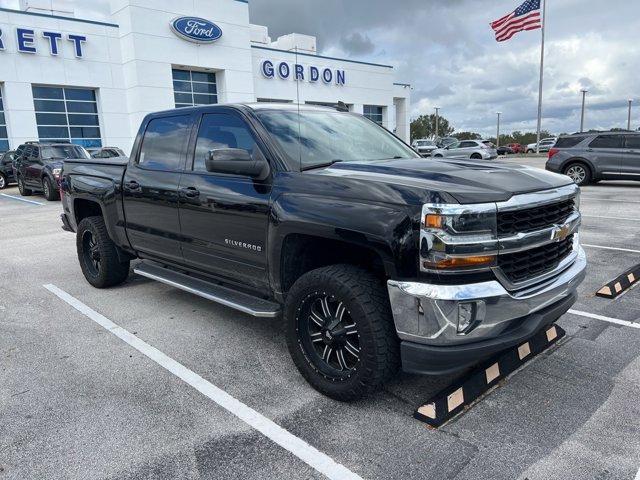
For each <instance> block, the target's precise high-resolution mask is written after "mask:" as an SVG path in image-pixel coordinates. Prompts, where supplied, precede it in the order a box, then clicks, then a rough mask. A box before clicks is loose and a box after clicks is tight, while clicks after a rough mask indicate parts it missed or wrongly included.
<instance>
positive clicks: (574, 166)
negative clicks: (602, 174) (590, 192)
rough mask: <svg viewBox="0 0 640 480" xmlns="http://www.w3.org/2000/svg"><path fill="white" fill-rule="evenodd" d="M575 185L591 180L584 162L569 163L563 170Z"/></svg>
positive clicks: (584, 183)
mask: <svg viewBox="0 0 640 480" xmlns="http://www.w3.org/2000/svg"><path fill="white" fill-rule="evenodd" d="M563 173H564V174H565V175H567V176H568V177H569V178H571V180H573V181H574V182H575V183H576V184H577V185H580V186H582V185H588V184H589V183H590V182H591V171H590V170H589V167H587V166H586V165H585V164H584V163H579V162H577V163H570V164H569V165H567V166H566V167H565V169H564V171H563Z"/></svg>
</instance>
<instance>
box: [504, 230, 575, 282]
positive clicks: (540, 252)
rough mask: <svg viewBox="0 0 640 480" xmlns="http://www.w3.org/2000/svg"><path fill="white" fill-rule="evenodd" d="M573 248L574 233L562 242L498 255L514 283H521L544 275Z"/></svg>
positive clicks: (508, 276)
mask: <svg viewBox="0 0 640 480" xmlns="http://www.w3.org/2000/svg"><path fill="white" fill-rule="evenodd" d="M572 250H573V235H570V236H568V237H567V238H566V239H564V240H562V241H561V242H556V243H550V244H548V245H544V246H542V247H538V248H532V249H529V250H524V251H522V252H515V253H507V254H504V255H498V266H499V267H500V268H501V269H502V272H503V273H504V274H505V275H506V276H507V278H508V279H509V281H511V282H512V283H520V282H524V281H527V280H530V279H532V278H535V277H538V276H540V275H544V274H545V273H547V272H550V271H551V270H553V269H554V268H556V267H557V266H558V265H559V264H560V262H561V261H562V260H563V259H564V258H566V257H567V256H568V255H569V254H570V253H571V251H572Z"/></svg>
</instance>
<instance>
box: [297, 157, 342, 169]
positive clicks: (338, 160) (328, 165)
mask: <svg viewBox="0 0 640 480" xmlns="http://www.w3.org/2000/svg"><path fill="white" fill-rule="evenodd" d="M338 162H344V160H341V159H339V158H337V159H335V160H331V161H330V162H326V163H316V164H315V165H307V166H306V167H302V168H301V169H300V171H302V172H306V171H307V170H313V169H315V168H324V167H330V166H331V165H333V164H334V163H338Z"/></svg>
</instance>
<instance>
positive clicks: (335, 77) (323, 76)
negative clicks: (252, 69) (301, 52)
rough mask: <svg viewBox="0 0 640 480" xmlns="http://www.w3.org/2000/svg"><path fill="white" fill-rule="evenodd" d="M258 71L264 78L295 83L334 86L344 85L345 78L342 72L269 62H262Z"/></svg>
mask: <svg viewBox="0 0 640 480" xmlns="http://www.w3.org/2000/svg"><path fill="white" fill-rule="evenodd" d="M260 70H261V71H262V75H263V76H264V77H265V78H275V77H276V76H277V77H279V78H281V79H283V80H288V79H289V78H291V79H293V80H295V81H305V80H306V81H307V82H312V83H314V82H319V81H322V82H324V83H326V84H330V83H335V84H336V85H344V84H345V83H346V82H347V77H346V74H345V71H344V70H337V69H336V70H332V69H330V68H318V67H314V66H313V65H309V66H307V67H305V66H304V65H300V64H299V63H296V64H289V63H287V62H277V63H274V62H272V61H271V60H263V61H262V64H261V65H260Z"/></svg>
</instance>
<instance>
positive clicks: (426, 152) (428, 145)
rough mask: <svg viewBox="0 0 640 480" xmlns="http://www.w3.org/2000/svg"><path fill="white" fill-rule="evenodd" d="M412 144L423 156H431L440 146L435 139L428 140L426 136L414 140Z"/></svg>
mask: <svg viewBox="0 0 640 480" xmlns="http://www.w3.org/2000/svg"><path fill="white" fill-rule="evenodd" d="M411 146H412V147H413V149H414V150H416V151H417V152H418V153H419V154H420V155H422V156H423V157H430V156H431V152H433V151H434V150H435V149H437V148H438V146H437V145H436V142H434V141H433V140H428V139H426V138H421V139H419V140H414V141H413V143H412V144H411Z"/></svg>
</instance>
